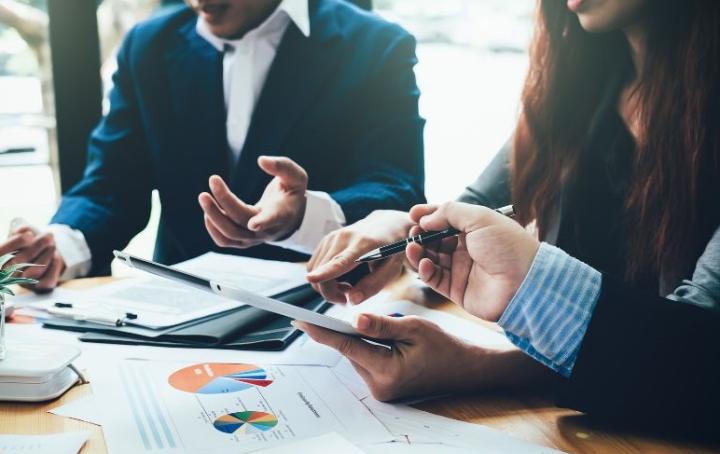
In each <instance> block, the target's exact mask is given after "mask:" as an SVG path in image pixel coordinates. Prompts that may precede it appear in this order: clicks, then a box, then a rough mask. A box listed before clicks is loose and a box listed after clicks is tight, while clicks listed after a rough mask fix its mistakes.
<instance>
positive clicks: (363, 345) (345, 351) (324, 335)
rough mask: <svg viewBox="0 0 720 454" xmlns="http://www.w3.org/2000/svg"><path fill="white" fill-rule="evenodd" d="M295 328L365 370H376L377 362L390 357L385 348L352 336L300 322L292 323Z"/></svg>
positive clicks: (388, 350)
mask: <svg viewBox="0 0 720 454" xmlns="http://www.w3.org/2000/svg"><path fill="white" fill-rule="evenodd" d="M293 323H294V324H295V326H296V327H297V328H298V329H300V330H302V331H304V332H305V333H307V335H308V336H310V337H311V338H313V339H314V340H315V341H316V342H319V343H321V344H324V345H327V346H328V347H331V348H334V349H335V350H337V351H339V352H340V353H341V354H342V355H343V356H345V357H347V358H348V359H349V360H351V361H354V362H356V363H358V364H359V365H360V366H362V367H365V368H377V367H378V366H379V364H378V361H382V360H384V359H387V358H389V357H391V356H392V351H391V350H390V349H388V348H386V347H381V346H378V345H371V344H368V343H367V342H365V341H363V340H361V339H359V338H357V337H353V336H347V335H345V334H340V333H336V332H334V331H330V330H328V329H325V328H320V327H318V326H315V325H311V324H309V323H304V322H301V321H297V320H296V321H295V322H293Z"/></svg>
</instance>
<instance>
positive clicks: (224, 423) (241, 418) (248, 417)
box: [213, 411, 278, 434]
mask: <svg viewBox="0 0 720 454" xmlns="http://www.w3.org/2000/svg"><path fill="white" fill-rule="evenodd" d="M277 423H278V420H277V418H276V417H275V415H273V414H271V413H265V412H262V411H240V412H237V413H229V414H227V415H223V416H220V417H219V418H218V419H216V420H215V422H213V426H215V428H216V429H217V430H219V431H220V432H225V433H226V434H234V433H238V434H253V433H258V432H267V431H268V430H270V429H272V428H273V427H275V426H276V425H277Z"/></svg>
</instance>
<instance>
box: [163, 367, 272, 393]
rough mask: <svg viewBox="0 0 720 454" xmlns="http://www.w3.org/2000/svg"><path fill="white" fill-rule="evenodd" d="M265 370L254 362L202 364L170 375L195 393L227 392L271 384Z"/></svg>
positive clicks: (175, 383)
mask: <svg viewBox="0 0 720 454" xmlns="http://www.w3.org/2000/svg"><path fill="white" fill-rule="evenodd" d="M272 382H273V381H272V380H269V379H268V378H267V373H266V372H265V369H262V368H261V367H258V366H255V365H253V364H233V363H202V364H193V365H192V366H187V367H183V368H182V369H179V370H177V371H175V372H173V373H172V375H170V377H169V378H168V383H170V386H172V387H173V388H175V389H178V390H180V391H185V392H189V393H195V394H223V393H233V392H237V391H242V390H244V389H248V388H253V387H256V386H260V387H265V386H269V385H270V384H271V383H272Z"/></svg>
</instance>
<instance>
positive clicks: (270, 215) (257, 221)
mask: <svg viewBox="0 0 720 454" xmlns="http://www.w3.org/2000/svg"><path fill="white" fill-rule="evenodd" d="M279 219H280V213H278V211H277V209H275V207H273V208H272V209H271V208H265V209H262V210H260V212H259V213H258V214H256V215H255V216H253V217H251V218H250V219H248V223H247V227H248V230H250V231H251V232H259V231H261V230H266V229H270V228H272V227H275V225H276V224H278V223H279Z"/></svg>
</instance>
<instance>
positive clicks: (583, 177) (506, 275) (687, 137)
mask: <svg viewBox="0 0 720 454" xmlns="http://www.w3.org/2000/svg"><path fill="white" fill-rule="evenodd" d="M719 89H720V2H716V1H713V0H684V1H679V0H567V3H566V4H565V3H563V2H561V1H558V0H541V1H540V2H539V8H538V19H537V25H536V33H535V38H534V42H533V45H532V49H531V62H530V69H529V72H528V76H527V80H526V84H525V88H524V91H523V98H522V112H521V116H520V120H519V122H518V125H517V128H516V130H515V134H514V137H513V139H512V140H511V141H510V142H509V143H508V144H507V145H506V147H505V148H504V149H503V150H501V151H500V153H499V154H498V155H497V157H496V158H495V159H494V161H493V162H492V163H491V165H490V166H489V167H488V169H486V170H485V172H483V174H482V175H481V176H480V177H479V178H478V180H477V181H475V182H474V183H473V184H472V185H471V186H469V187H468V188H467V190H466V191H465V193H463V195H462V196H461V197H460V202H451V203H447V204H444V205H441V206H433V205H420V206H416V207H415V208H413V210H411V212H410V216H409V219H408V216H407V214H402V213H397V212H376V213H374V214H372V215H371V216H369V217H368V218H367V219H365V220H363V221H361V222H359V223H357V224H355V225H352V226H349V227H347V228H345V229H343V230H341V231H338V232H336V233H334V234H331V235H330V236H329V237H328V238H326V240H325V241H324V242H323V243H322V244H321V245H320V246H319V247H318V249H317V250H316V253H315V255H314V256H313V258H312V260H311V262H310V265H309V267H310V270H311V273H310V274H309V279H310V280H311V282H313V283H314V285H315V286H316V288H317V289H318V290H320V291H321V292H322V293H323V294H324V295H325V296H326V297H327V298H328V299H330V300H332V301H335V302H345V301H347V302H352V303H359V302H360V301H362V300H364V299H365V298H367V297H369V296H371V295H372V294H374V293H376V292H377V291H379V290H380V289H381V288H382V286H383V285H384V284H385V283H387V282H388V281H389V280H391V279H393V278H394V277H395V276H396V275H397V273H398V272H399V270H400V269H401V266H402V264H401V261H400V259H398V258H391V259H388V260H386V261H385V262H383V263H381V264H379V265H375V268H374V269H373V273H371V274H370V275H369V276H367V277H366V278H364V279H363V280H361V281H360V282H358V283H357V284H355V285H350V284H348V283H345V282H339V281H338V279H336V278H337V277H338V276H340V275H342V274H343V273H345V272H346V271H348V269H350V268H351V267H352V266H353V265H352V263H353V260H354V259H355V258H357V257H359V256H360V255H362V254H363V253H365V252H367V251H368V250H370V249H373V248H375V247H377V246H378V245H380V244H384V243H388V242H390V241H395V240H397V239H399V238H402V237H403V236H404V235H405V234H406V233H407V229H408V228H410V227H412V233H416V232H418V231H419V230H421V229H422V230H439V229H443V228H447V227H449V226H452V227H455V228H457V229H458V230H460V231H461V232H462V233H461V235H460V236H459V237H456V238H449V239H446V240H443V241H442V242H438V243H434V244H431V245H426V246H425V247H423V246H420V245H417V244H412V245H410V246H408V249H407V251H406V256H407V259H408V262H409V264H410V265H411V266H412V267H414V268H415V269H417V270H418V274H419V276H420V278H421V279H422V280H423V281H425V282H426V283H427V284H428V285H429V286H430V287H432V288H433V289H435V290H436V291H438V292H439V293H441V294H443V295H445V296H447V297H448V298H450V299H451V300H453V301H454V302H456V303H458V304H460V305H461V306H462V307H463V308H464V309H465V310H467V311H468V312H470V313H471V314H473V315H476V316H479V317H482V318H484V319H487V320H491V321H497V322H498V323H499V325H500V326H501V327H502V328H504V329H505V332H506V334H507V336H508V337H509V338H510V340H512V341H513V342H514V343H515V344H516V345H517V346H518V347H519V350H520V351H518V350H510V351H493V350H487V349H483V348H479V347H476V346H470V345H468V344H466V343H464V342H462V341H460V340H458V339H456V338H455V337H453V336H452V335H451V334H449V333H445V332H443V331H442V330H440V329H439V328H438V327H436V326H434V325H432V324H431V323H428V322H425V321H422V320H419V319H415V318H412V317H405V318H401V319H392V318H389V317H380V316H373V315H361V316H359V317H358V319H357V320H356V325H357V328H358V330H359V331H361V332H362V333H364V334H366V335H368V336H371V337H376V338H378V337H381V338H389V339H394V340H395V347H394V348H393V349H392V350H388V349H386V348H383V347H378V346H372V345H369V344H366V343H364V342H362V341H359V340H357V339H354V338H350V337H347V336H343V335H340V334H337V333H332V332H329V331H325V330H322V329H320V328H317V327H313V326H309V325H307V324H300V326H301V327H302V328H303V329H304V330H306V331H307V332H308V333H309V334H310V335H311V336H312V337H313V338H315V339H316V340H318V341H320V342H322V343H325V344H328V345H330V346H333V347H335V348H338V349H339V350H340V351H341V352H342V353H343V354H345V355H346V356H347V357H348V358H349V359H350V360H351V361H352V363H353V365H354V366H355V368H356V369H357V371H358V372H359V373H360V375H362V377H363V378H364V379H365V380H366V381H367V383H368V385H369V386H370V389H371V390H372V392H373V394H374V395H375V397H377V398H379V399H383V400H387V399H395V398H398V397H404V396H408V395H417V394H424V393H436V392H439V391H457V390H467V389H480V388H487V387H492V386H505V387H513V386H540V387H543V386H547V385H548V384H550V383H553V382H557V383H558V384H559V387H558V390H559V391H558V392H559V394H558V396H559V397H558V399H559V404H561V405H564V406H568V407H572V408H575V409H578V410H581V411H585V412H587V413H589V414H591V415H595V416H599V417H605V418H607V419H612V420H614V421H625V422H632V423H636V424H640V425H643V424H646V425H647V426H649V427H653V428H656V429H657V428H672V429H676V430H681V431H685V432H689V431H695V430H702V431H704V432H706V433H710V434H717V432H718V431H717V423H716V422H715V421H716V420H717V417H716V415H717V413H718V411H720V342H718V340H717V335H718V333H719V332H720V315H719V314H720V311H718V308H720V132H719V130H718V126H720V90H719ZM509 203H513V204H514V205H515V207H516V211H517V218H516V221H518V222H515V221H512V220H510V219H507V218H505V217H503V216H501V215H499V214H497V213H495V212H494V211H492V210H490V209H488V208H485V207H491V208H496V207H500V206H504V205H506V204H509ZM521 352H522V353H521Z"/></svg>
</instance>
